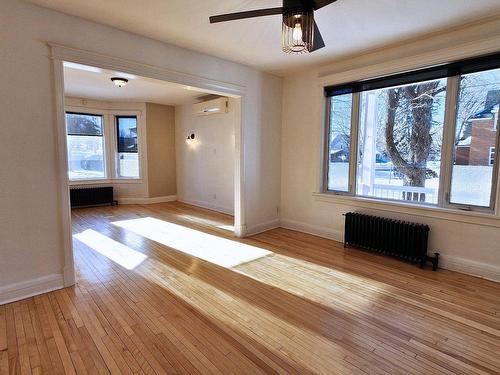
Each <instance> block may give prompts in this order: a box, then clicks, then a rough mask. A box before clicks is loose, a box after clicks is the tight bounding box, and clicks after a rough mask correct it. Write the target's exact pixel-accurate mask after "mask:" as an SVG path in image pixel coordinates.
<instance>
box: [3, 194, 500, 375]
mask: <svg viewBox="0 0 500 375" xmlns="http://www.w3.org/2000/svg"><path fill="white" fill-rule="evenodd" d="M231 220H232V218H231V217H230V216H227V215H223V214H218V213H214V212H211V211H207V210H203V209H199V208H195V207H192V206H188V205H184V204H181V203H176V202H173V203H161V204H154V205H144V206H140V205H135V206H117V207H102V208H91V209H79V210H75V211H74V212H73V229H74V251H75V263H76V271H77V285H76V286H74V287H71V288H66V289H63V290H59V291H55V292H51V293H47V294H44V295H41V296H37V297H34V298H29V299H26V300H24V301H20V302H16V303H11V304H7V305H3V306H0V373H1V374H9V373H13V374H14V373H16V374H17V373H26V374H29V373H34V374H40V373H44V374H60V373H67V374H74V373H78V374H101V373H106V374H107V373H117V374H118V373H124V374H163V373H168V374H201V373H203V374H205V373H214V374H229V373H237V374H245V373H251V374H259V373H291V374H299V373H300V374H309V373H325V374H326V373H328V374H351V373H354V374H358V373H370V374H371V373H374V374H382V373H385V374H493V373H500V355H499V353H500V284H497V283H493V282H490V281H486V280H481V279H478V278H474V277H470V276H466V275H462V274H459V273H454V272H449V271H445V270H439V271H438V272H432V271H430V270H428V269H427V270H421V269H419V268H417V267H415V266H413V265H409V264H405V263H401V262H399V261H395V260H391V259H387V258H381V257H379V256H376V255H372V254H369V253H366V252H362V251H359V250H354V249H349V250H347V251H344V249H343V248H342V244H340V243H337V242H334V241H330V240H326V239H322V238H319V237H314V236H311V235H307V234H303V233H299V232H294V231H290V230H285V229H275V230H272V231H269V232H266V233H262V234H259V235H257V236H254V237H253V238H250V239H245V240H243V241H239V240H237V239H234V238H233V237H232V233H231V232H230V231H228V230H227V229H228V228H227V226H230V225H231ZM193 255H196V256H197V257H195V256H193Z"/></svg>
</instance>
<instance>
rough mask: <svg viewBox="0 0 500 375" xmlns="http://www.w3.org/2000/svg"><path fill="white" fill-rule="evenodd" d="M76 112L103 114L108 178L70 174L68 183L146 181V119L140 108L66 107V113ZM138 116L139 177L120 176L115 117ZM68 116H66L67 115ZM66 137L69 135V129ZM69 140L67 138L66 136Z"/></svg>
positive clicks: (90, 183)
mask: <svg viewBox="0 0 500 375" xmlns="http://www.w3.org/2000/svg"><path fill="white" fill-rule="evenodd" d="M66 113H76V114H82V115H94V116H101V117H102V119H103V137H104V164H105V167H104V170H105V176H106V178H96V179H78V180H76V179H73V180H70V179H69V176H68V184H69V185H70V186H75V185H95V184H112V183H120V184H127V183H130V184H141V183H143V182H144V180H143V179H144V173H145V171H144V170H145V168H147V166H146V165H145V160H144V155H145V147H146V144H145V142H146V133H145V131H146V129H145V120H144V116H143V115H142V111H140V110H122V109H100V108H95V107H80V106H75V105H67V106H65V108H64V114H65V116H66ZM116 116H119V117H136V118H137V153H138V159H139V177H136V178H133V177H119V176H118V171H117V163H116V158H117V155H118V144H117V142H118V140H117V134H116V133H117V128H116V126H115V125H114V124H115V117H116ZM65 118H66V117H65ZM65 132H66V137H67V130H65ZM66 142H67V138H66Z"/></svg>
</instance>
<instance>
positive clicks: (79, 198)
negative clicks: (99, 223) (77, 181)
mask: <svg viewBox="0 0 500 375" xmlns="http://www.w3.org/2000/svg"><path fill="white" fill-rule="evenodd" d="M69 197H70V201H71V207H72V208H74V207H89V206H98V205H102V204H111V205H115V204H118V202H117V201H115V200H114V199H113V187H112V186H105V187H73V188H71V189H70V190H69Z"/></svg>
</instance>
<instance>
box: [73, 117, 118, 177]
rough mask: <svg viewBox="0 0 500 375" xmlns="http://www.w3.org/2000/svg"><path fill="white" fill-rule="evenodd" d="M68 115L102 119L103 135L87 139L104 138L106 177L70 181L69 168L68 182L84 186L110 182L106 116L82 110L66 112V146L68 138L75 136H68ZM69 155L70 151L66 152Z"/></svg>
mask: <svg viewBox="0 0 500 375" xmlns="http://www.w3.org/2000/svg"><path fill="white" fill-rule="evenodd" d="M66 115H81V116H96V117H100V118H101V127H102V135H100V136H97V135H96V136H93V135H86V136H87V137H101V138H102V154H103V158H102V161H103V171H104V177H94V178H74V179H70V178H69V174H68V173H69V166H68V170H67V171H66V173H67V174H68V181H69V182H70V184H82V183H92V182H96V181H97V182H103V181H108V180H109V171H108V158H107V157H106V155H107V149H108V147H107V146H108V145H107V140H106V138H107V137H106V114H105V113H102V112H101V111H81V110H76V111H75V110H65V111H64V120H65V121H64V123H65V127H66V129H65V132H66V145H67V144H68V136H70V135H73V134H68V127H67V122H66ZM66 152H67V153H69V150H66ZM68 164H69V157H68Z"/></svg>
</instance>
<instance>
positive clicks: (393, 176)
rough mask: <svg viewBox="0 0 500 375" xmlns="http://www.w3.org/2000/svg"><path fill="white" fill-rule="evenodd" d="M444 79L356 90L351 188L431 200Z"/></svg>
mask: <svg viewBox="0 0 500 375" xmlns="http://www.w3.org/2000/svg"><path fill="white" fill-rule="evenodd" d="M445 91H446V79H440V80H435V81H427V82H421V83H415V84H410V85H404V86H397V87H390V88H383V89H377V90H371V91H365V92H363V93H361V97H360V127H359V138H358V142H359V143H358V145H359V146H358V155H359V157H358V168H357V194H358V195H362V196H368V197H376V198H382V199H390V200H403V201H412V202H421V203H429V204H437V202H438V189H439V175H440V163H441V142H442V135H443V123H444V109H445V97H446V92H445Z"/></svg>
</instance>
